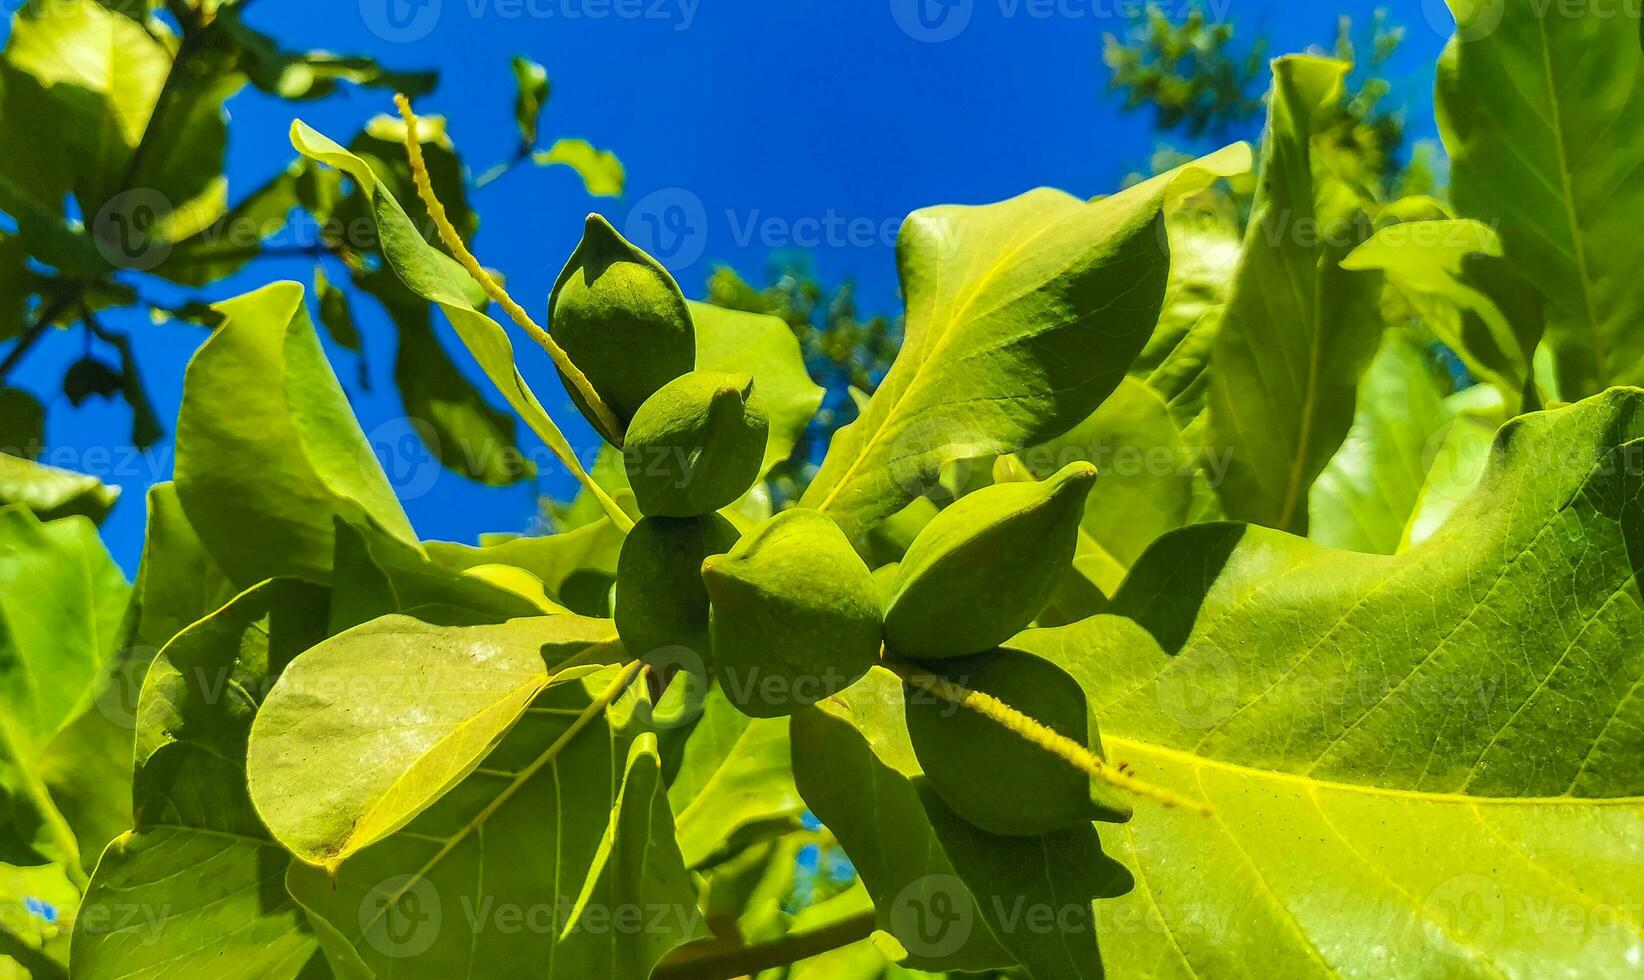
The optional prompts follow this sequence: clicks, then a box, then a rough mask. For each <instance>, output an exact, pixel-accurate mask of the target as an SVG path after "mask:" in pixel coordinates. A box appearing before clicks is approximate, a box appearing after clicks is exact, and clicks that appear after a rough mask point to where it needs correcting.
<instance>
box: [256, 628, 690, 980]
mask: <svg viewBox="0 0 1644 980" xmlns="http://www.w3.org/2000/svg"><path fill="white" fill-rule="evenodd" d="M558 618H560V619H564V618H565V617H558ZM612 677H613V672H611V671H605V672H602V673H599V674H596V675H593V676H591V677H588V678H586V679H584V680H583V681H582V682H580V683H579V682H570V683H564V684H557V685H554V686H553V687H551V688H549V689H548V690H546V691H545V692H543V693H542V694H541V695H540V696H539V697H538V698H537V699H536V701H534V702H532V704H531V706H530V709H529V710H528V711H527V712H526V713H525V714H524V715H523V716H522V717H521V718H520V719H519V722H518V723H517V724H516V725H515V726H514V727H513V729H512V730H511V731H509V732H508V733H507V735H506V736H504V737H503V738H502V740H501V741H500V742H499V743H497V744H496V746H495V748H494V749H493V750H492V751H491V752H490V754H489V755H487V756H485V757H484V759H483V764H481V765H480V766H479V767H478V768H476V769H474V770H473V771H472V773H471V774H470V775H468V776H467V777H466V778H465V779H463V780H462V781H461V782H458V783H456V784H455V786H454V787H452V788H451V789H450V791H449V792H447V793H446V794H445V795H444V796H443V797H442V798H441V799H440V800H439V802H437V803H435V804H434V805H433V806H432V807H430V808H429V809H428V810H427V811H426V812H424V813H423V814H422V815H421V816H420V817H418V818H417V819H416V820H414V821H412V822H411V823H410V824H409V825H408V826H406V827H405V828H404V829H403V830H401V831H400V832H399V833H396V834H394V835H393V836H391V837H388V838H387V839H385V840H382V841H380V842H379V843H377V844H375V845H373V846H371V847H368V848H366V849H365V850H363V851H361V852H359V853H358V854H356V855H355V856H354V857H352V858H351V859H350V860H349V861H348V862H347V863H345V864H344V865H342V867H341V868H340V869H338V870H337V872H336V876H335V878H334V880H333V879H331V878H329V877H328V876H327V874H326V873H325V872H324V871H322V870H321V869H318V868H312V867H307V866H302V865H296V866H293V868H292V871H291V874H290V876H289V878H288V884H289V887H290V888H291V890H292V893H293V894H294V895H296V897H297V898H298V900H299V901H301V902H302V903H303V904H304V905H305V906H307V907H308V909H309V910H310V912H311V913H312V914H313V915H314V916H316V917H317V918H319V919H323V920H324V921H325V922H326V923H327V924H328V926H329V927H330V931H331V936H330V943H329V944H328V945H327V947H326V948H327V952H328V954H330V956H331V958H332V960H333V962H342V961H344V960H345V959H346V960H347V961H348V962H351V963H353V964H355V966H356V969H358V970H361V971H367V970H368V971H370V972H371V973H374V974H375V975H377V976H388V975H396V976H427V977H450V976H526V975H535V976H547V977H553V978H566V980H582V978H585V977H645V976H649V975H650V971H651V967H652V966H653V965H654V964H655V963H656V962H657V961H658V960H659V959H661V957H662V956H663V954H664V953H666V952H667V951H668V950H669V949H671V948H673V947H674V946H676V945H678V944H679V943H681V942H683V941H685V940H686V939H688V938H691V937H692V936H694V935H695V934H696V933H697V932H698V929H697V924H698V920H697V912H696V897H695V892H694V889H692V887H691V885H690V881H689V879H688V878H687V876H686V872H685V868H684V865H683V863H682V862H681V860H680V857H679V849H678V848H677V846H675V844H674V840H673V834H672V824H673V819H672V817H671V815H670V814H669V812H668V805H667V798H666V795H665V790H664V787H663V786H662V780H661V775H660V772H659V771H658V761H657V755H656V741H655V736H653V735H651V734H649V733H637V732H634V731H632V730H630V729H629V728H627V727H620V728H619V727H610V726H607V725H606V724H604V723H603V722H602V721H601V720H600V719H599V718H597V717H596V718H595V719H594V723H593V725H592V727H590V728H588V729H584V730H582V731H581V732H580V733H578V732H577V731H576V730H575V729H574V727H573V726H574V725H575V724H576V721H575V720H574V719H576V718H578V717H579V716H580V715H582V714H583V713H584V712H585V711H587V710H588V708H589V705H590V696H591V692H592V691H594V690H599V689H603V688H606V687H607V685H608V683H609V682H610V681H611V680H612ZM613 714H615V712H613ZM628 717H629V718H630V719H631V718H632V717H633V715H632V714H631V713H630V714H629V715H628Z"/></svg>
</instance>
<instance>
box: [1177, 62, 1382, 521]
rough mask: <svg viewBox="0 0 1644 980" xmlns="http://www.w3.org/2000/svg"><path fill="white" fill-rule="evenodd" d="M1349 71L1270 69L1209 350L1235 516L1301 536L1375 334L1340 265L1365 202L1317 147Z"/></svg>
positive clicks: (1358, 233) (1218, 442) (1214, 414)
mask: <svg viewBox="0 0 1644 980" xmlns="http://www.w3.org/2000/svg"><path fill="white" fill-rule="evenodd" d="M1349 67H1350V66H1348V65H1347V64H1345V63H1343V62H1339V61H1330V60H1327V59H1322V58H1311V57H1286V58H1280V59H1279V60H1277V61H1275V62H1274V63H1273V96H1272V100H1271V103H1270V106H1269V115H1268V123H1267V135H1266V138H1265V139H1264V141H1263V154H1262V169H1261V184H1260V189H1259V190H1258V192H1257V195H1256V201H1255V205H1254V209H1253V210H1252V212H1251V216H1250V225H1249V228H1248V229H1247V230H1246V233H1245V240H1244V250H1243V253H1242V254H1241V256H1240V259H1239V266H1238V270H1237V271H1236V272H1235V274H1234V282H1233V291H1232V294H1231V296H1230V297H1229V299H1228V305H1227V310H1226V312H1225V314H1224V316H1223V320H1222V325H1221V328H1220V330H1219V331H1218V332H1217V334H1216V339H1215V342H1214V345H1213V347H1212V361H1213V363H1214V364H1215V370H1214V372H1213V373H1212V376H1211V378H1210V389H1209V412H1210V414H1209V432H1208V434H1207V440H1208V445H1209V446H1211V447H1212V448H1214V449H1216V450H1218V451H1220V452H1223V453H1227V454H1229V456H1228V469H1227V473H1226V476H1225V478H1224V480H1223V481H1222V483H1221V485H1220V486H1219V487H1218V490H1219V493H1220V496H1221V501H1222V505H1223V507H1224V508H1225V509H1226V512H1227V513H1228V515H1229V516H1231V517H1234V518H1236V519H1239V520H1246V521H1251V522H1253V523H1258V524H1265V525H1267V526H1269V527H1277V528H1282V529H1285V530H1292V531H1297V532H1303V531H1305V530H1306V528H1307V493H1308V489H1309V488H1310V487H1311V486H1312V484H1313V480H1314V479H1316V478H1317V477H1318V474H1319V473H1320V471H1322V470H1323V469H1324V466H1325V464H1326V463H1327V462H1329V460H1330V457H1331V456H1332V455H1333V454H1334V453H1335V451H1336V449H1337V448H1338V447H1339V446H1340V445H1341V442H1342V439H1343V438H1345V437H1346V435H1347V430H1348V428H1349V426H1351V425H1352V421H1353V405H1354V401H1353V392H1354V388H1355V386H1356V385H1357V383H1358V379H1359V376H1360V375H1361V374H1362V373H1363V372H1364V369H1365V367H1366V366H1367V365H1368V364H1369V362H1370V359H1371V357H1372V356H1373V355H1374V354H1375V351H1376V344H1377V341H1378V339H1379V337H1380V334H1381V316H1380V309H1379V305H1378V302H1377V299H1378V297H1379V295H1380V292H1381V279H1380V277H1379V276H1377V275H1374V274H1371V273H1365V272H1352V271H1346V270H1343V269H1341V268H1340V267H1339V263H1340V262H1341V259H1342V258H1343V257H1344V256H1345V255H1346V254H1347V253H1348V252H1349V251H1351V250H1352V247H1353V246H1354V245H1356V244H1358V242H1359V241H1361V240H1362V239H1363V237H1364V236H1365V235H1367V234H1368V231H1369V222H1368V217H1367V215H1366V214H1365V212H1364V210H1363V208H1365V207H1368V206H1369V204H1368V202H1366V201H1364V200H1362V199H1359V198H1357V197H1356V195H1355V193H1354V192H1353V191H1352V190H1351V189H1350V188H1347V187H1346V186H1344V185H1342V184H1340V183H1339V182H1336V181H1335V180H1334V179H1333V178H1331V177H1329V176H1328V175H1327V174H1325V173H1324V172H1323V171H1322V163H1321V162H1320V161H1317V160H1315V159H1314V158H1313V154H1312V140H1313V138H1314V136H1315V134H1316V133H1317V131H1318V129H1319V128H1320V127H1321V126H1326V125H1328V124H1329V123H1330V121H1331V120H1333V119H1335V118H1336V113H1337V111H1338V106H1339V103H1340V102H1341V99H1342V86H1343V79H1344V78H1345V77H1346V75H1347V72H1348V69H1349Z"/></svg>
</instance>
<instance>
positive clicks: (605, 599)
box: [424, 518, 624, 616]
mask: <svg viewBox="0 0 1644 980" xmlns="http://www.w3.org/2000/svg"><path fill="white" fill-rule="evenodd" d="M623 537H624V535H623V533H622V532H621V531H618V530H617V529H616V528H615V527H614V526H613V525H612V524H611V522H610V521H608V520H606V519H604V518H600V519H598V520H596V521H594V522H593V523H591V524H585V525H582V526H581V527H577V528H574V529H572V530H570V531H566V532H564V533H562V534H551V535H546V536H543V537H522V538H513V539H511V540H509V541H504V542H501V543H498V544H492V545H488V546H486V547H481V548H475V547H471V546H469V545H463V544H453V543H450V542H445V541H430V542H428V543H427V544H426V545H424V547H425V548H426V549H427V551H428V556H429V557H430V558H432V559H433V560H434V561H436V562H439V563H441V564H443V565H448V566H450V567H452V568H459V569H467V568H474V567H476V566H480V565H499V564H500V565H512V566H514V567H516V568H521V569H524V570H525V571H527V572H530V573H531V574H532V575H533V576H535V577H536V578H537V580H538V581H540V582H541V583H542V586H543V588H544V589H546V590H547V592H548V594H549V595H550V596H552V597H553V598H554V599H555V600H557V601H558V602H559V603H560V604H562V605H564V606H566V607H568V608H569V609H571V611H573V612H576V613H580V614H582V615H584V616H608V615H609V614H610V601H609V594H610V591H611V585H612V584H613V583H614V582H615V581H616V563H617V555H618V554H619V553H620V552H621V550H622V541H623Z"/></svg>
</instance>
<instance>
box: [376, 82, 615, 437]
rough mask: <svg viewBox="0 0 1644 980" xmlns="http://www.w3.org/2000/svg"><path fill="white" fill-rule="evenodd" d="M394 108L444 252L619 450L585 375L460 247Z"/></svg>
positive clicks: (409, 129) (404, 113)
mask: <svg viewBox="0 0 1644 980" xmlns="http://www.w3.org/2000/svg"><path fill="white" fill-rule="evenodd" d="M394 104H395V105H396V106H398V107H399V110H400V117H401V118H402V119H404V120H405V152H406V156H407V157H408V158H409V159H410V162H411V182H412V183H413V184H415V185H416V187H417V195H418V196H419V197H421V198H422V203H423V206H424V207H426V208H427V209H428V215H429V217H431V218H433V219H434V225H435V227H436V228H438V229H439V235H440V241H442V242H444V243H445V248H446V250H447V251H449V252H450V253H451V256H452V257H453V258H455V259H456V260H457V261H458V262H459V263H461V265H462V267H463V269H465V270H466V271H467V272H468V274H469V275H470V276H472V277H473V278H474V281H475V282H477V283H479V284H480V286H481V288H483V289H484V290H485V295H487V296H489V297H491V299H492V301H493V302H495V303H496V304H497V305H498V306H500V307H502V308H503V310H504V311H505V312H506V313H507V314H508V316H509V318H510V319H512V320H513V321H514V322H515V323H517V324H519V325H520V328H521V329H523V330H524V331H525V332H526V333H527V334H530V335H531V339H532V340H535V341H536V342H537V343H538V344H540V345H542V349H543V350H545V351H547V352H548V356H549V358H551V359H552V360H553V362H554V367H556V368H558V369H559V373H560V374H562V375H564V376H565V378H566V380H568V381H570V382H571V386H572V387H573V388H575V389H576V390H577V394H578V395H580V396H581V398H582V401H583V403H584V404H585V405H587V406H588V408H589V410H590V411H592V412H593V413H594V415H595V416H596V417H597V418H598V420H599V427H600V429H602V430H603V431H604V433H605V435H606V436H607V437H608V438H609V439H611V441H612V442H613V443H614V444H615V445H616V446H617V448H619V449H620V448H622V436H623V425H622V423H621V422H620V421H618V420H617V417H616V414H615V413H614V412H612V411H611V409H610V407H609V406H608V405H606V404H605V402H604V400H603V399H601V398H600V397H599V394H598V393H597V392H595V391H594V386H593V385H592V384H591V383H589V381H588V377H587V375H585V374H583V373H582V369H581V368H578V367H577V366H576V364H575V363H574V362H572V360H571V356H570V355H569V354H567V353H565V348H563V347H561V346H560V345H559V343H558V342H557V341H556V340H554V338H553V337H551V336H549V334H548V331H546V330H544V329H542V327H541V326H539V325H538V324H537V322H536V321H535V320H533V319H531V314H529V313H527V312H525V308H524V307H522V306H520V305H519V304H518V303H516V302H514V298H513V297H512V296H509V295H508V291H507V290H505V289H503V288H502V285H501V284H500V283H498V282H497V280H496V279H495V278H494V277H493V276H492V275H491V273H490V272H488V271H486V269H485V266H483V265H481V264H480V261H479V259H476V258H475V257H474V254H473V253H472V252H470V251H469V250H468V246H467V245H466V244H464V243H463V240H462V236H461V235H459V234H457V229H456V228H455V227H454V226H452V224H451V219H450V218H449V217H447V216H446V213H445V206H444V205H443V204H441V203H440V200H439V197H438V196H436V195H435V194H434V183H433V181H432V180H430V179H429V177H428V167H427V165H426V164H425V163H424V162H423V158H422V142H421V141H420V140H419V139H418V138H417V116H416V113H413V112H412V111H411V100H410V99H408V98H406V97H405V95H404V94H403V93H395V95H394Z"/></svg>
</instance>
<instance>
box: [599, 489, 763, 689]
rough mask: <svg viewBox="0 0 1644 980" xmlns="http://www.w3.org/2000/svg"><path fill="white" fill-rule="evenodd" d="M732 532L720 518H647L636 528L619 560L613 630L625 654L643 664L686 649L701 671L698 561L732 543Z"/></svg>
mask: <svg viewBox="0 0 1644 980" xmlns="http://www.w3.org/2000/svg"><path fill="white" fill-rule="evenodd" d="M736 539H737V531H736V528H735V527H734V526H733V525H732V524H731V522H730V521H727V520H726V519H725V518H723V517H721V516H719V515H718V514H705V515H703V516H702V517H686V518H672V517H647V518H644V519H642V520H641V521H640V522H639V523H637V524H635V525H634V528H633V530H632V531H629V532H628V537H627V538H626V539H624V541H623V542H622V552H621V554H619V555H618V556H617V587H616V628H617V634H618V635H619V636H621V637H622V645H623V646H624V647H626V648H627V649H628V653H629V654H630V655H632V656H634V657H637V658H639V659H641V660H645V659H647V658H649V657H651V656H652V655H653V654H655V653H656V652H657V651H659V650H665V649H668V648H672V647H685V648H686V649H688V650H690V651H691V652H692V653H694V654H696V656H697V658H698V659H700V660H701V662H702V665H703V666H704V667H705V666H706V665H707V664H708V663H709V658H710V656H711V650H710V647H709V643H708V590H707V588H706V587H705V586H704V585H703V584H702V561H703V559H705V558H708V557H709V556H711V555H722V554H724V553H725V552H727V551H729V550H730V549H731V546H732V545H734V544H736Z"/></svg>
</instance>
